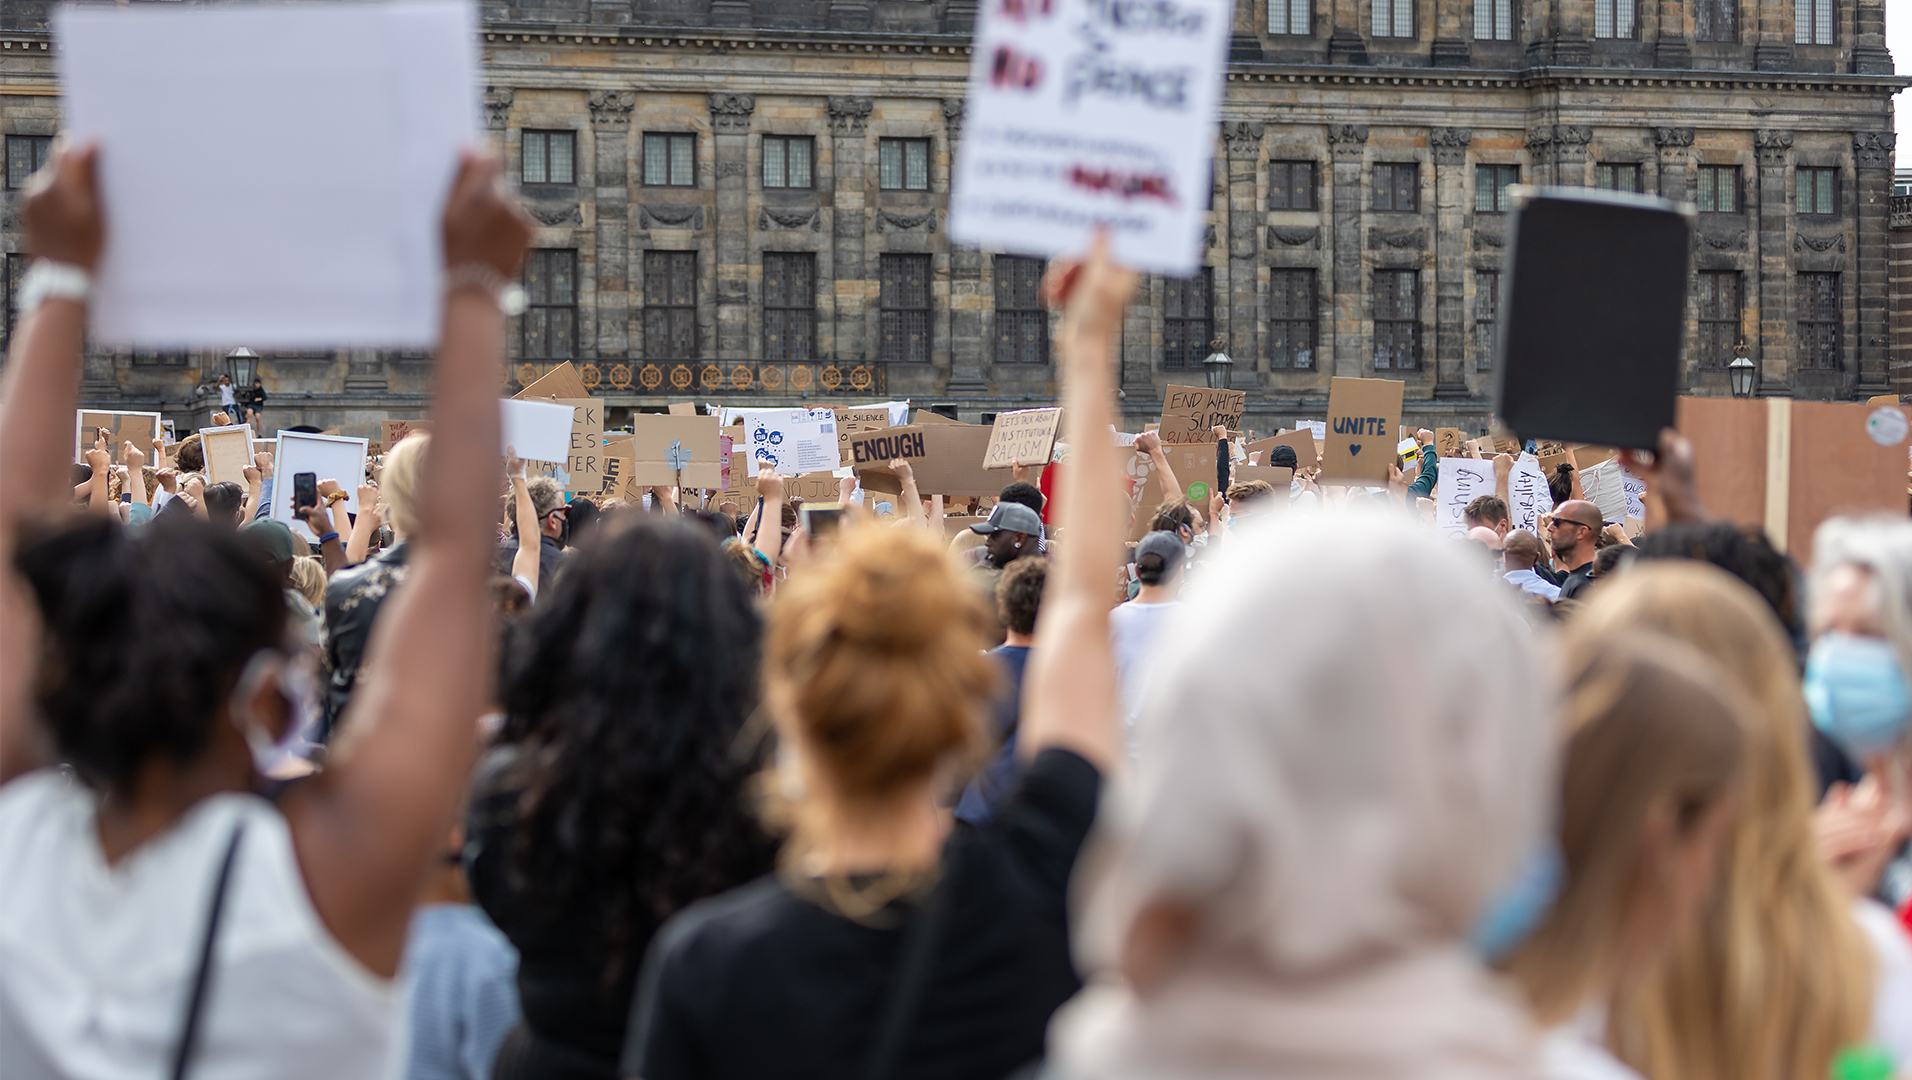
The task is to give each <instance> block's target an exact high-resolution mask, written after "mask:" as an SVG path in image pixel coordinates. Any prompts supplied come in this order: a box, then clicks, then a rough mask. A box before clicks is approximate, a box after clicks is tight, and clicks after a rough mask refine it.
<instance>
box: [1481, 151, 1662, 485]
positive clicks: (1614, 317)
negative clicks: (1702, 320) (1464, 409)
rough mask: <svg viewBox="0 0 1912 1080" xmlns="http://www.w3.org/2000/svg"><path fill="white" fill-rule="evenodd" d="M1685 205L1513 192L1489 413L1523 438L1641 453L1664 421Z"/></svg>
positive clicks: (1561, 191) (1566, 192)
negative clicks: (1495, 389)
mask: <svg viewBox="0 0 1912 1080" xmlns="http://www.w3.org/2000/svg"><path fill="white" fill-rule="evenodd" d="M1693 213H1694V211H1693V208H1692V207H1690V206H1686V207H1683V206H1682V204H1679V203H1674V202H1669V201H1668V200H1665V199H1660V198H1654V197H1650V196H1646V195H1630V194H1623V193H1619V192H1612V191H1593V190H1588V189H1583V188H1571V189H1569V188H1543V189H1540V190H1539V191H1537V192H1536V191H1534V190H1532V189H1525V188H1517V189H1516V191H1515V212H1514V215H1513V223H1512V234H1513V235H1512V238H1511V242H1510V243H1509V244H1508V248H1509V255H1508V259H1507V265H1508V273H1507V279H1506V293H1505V294H1504V298H1503V302H1502V304H1501V308H1500V311H1501V329H1500V334H1499V338H1498V340H1499V342H1500V354H1501V355H1500V356H1499V357H1498V358H1497V359H1496V361H1495V366H1496V368H1497V370H1498V371H1499V372H1500V385H1499V394H1498V396H1497V401H1496V404H1495V408H1494V411H1495V412H1496V414H1498V415H1499V417H1500V419H1501V420H1502V421H1503V422H1505V423H1506V425H1507V427H1508V428H1509V429H1510V430H1512V431H1515V432H1518V433H1519V434H1520V436H1521V438H1523V439H1531V438H1549V439H1562V440H1572V441H1577V442H1590V443H1598V444H1601V445H1604V446H1622V447H1640V448H1643V449H1651V448H1652V447H1653V446H1654V445H1655V444H1656V443H1657V442H1658V441H1659V436H1660V430H1661V429H1662V428H1666V427H1670V426H1672V424H1673V421H1674V397H1675V396H1676V395H1677V393H1678V386H1679V362H1680V342H1681V338H1682V335H1683V333H1684V329H1685V313H1686V279H1687V264H1688V262H1689V260H1690V253H1691V249H1692V236H1693V217H1692V215H1693Z"/></svg>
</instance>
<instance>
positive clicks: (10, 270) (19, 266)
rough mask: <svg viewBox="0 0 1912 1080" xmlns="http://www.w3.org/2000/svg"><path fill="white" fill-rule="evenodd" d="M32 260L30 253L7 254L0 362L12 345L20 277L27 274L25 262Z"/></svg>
mask: <svg viewBox="0 0 1912 1080" xmlns="http://www.w3.org/2000/svg"><path fill="white" fill-rule="evenodd" d="M32 261H33V256H31V255H16V254H13V253H8V255H7V295H6V296H4V297H0V301H4V302H5V303H6V305H7V312H6V329H7V336H6V340H4V341H0V362H4V361H5V359H6V350H7V349H10V348H12V347H13V317H14V315H13V309H14V308H15V307H17V306H19V303H20V279H21V278H23V277H25V276H26V274H27V264H28V263H30V262H32Z"/></svg>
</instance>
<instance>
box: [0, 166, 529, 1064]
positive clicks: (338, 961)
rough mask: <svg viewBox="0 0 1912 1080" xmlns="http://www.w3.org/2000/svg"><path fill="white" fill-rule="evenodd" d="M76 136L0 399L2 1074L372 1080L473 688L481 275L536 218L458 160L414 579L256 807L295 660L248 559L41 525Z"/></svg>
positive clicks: (481, 169)
mask: <svg viewBox="0 0 1912 1080" xmlns="http://www.w3.org/2000/svg"><path fill="white" fill-rule="evenodd" d="M96 151H97V147H96V146H88V147H79V148H74V149H69V150H67V151H65V152H63V153H62V154H61V156H60V159H59V161H58V163H57V165H56V167H55V168H54V169H53V170H49V172H47V173H42V174H41V177H40V178H38V179H37V181H36V185H35V189H34V190H33V191H32V192H31V193H29V194H28V196H27V198H26V201H25V206H24V212H23V218H24V221H25V227H26V240H27V246H28V248H29V249H30V250H32V251H33V252H34V253H35V254H36V255H38V256H39V257H40V258H41V260H42V261H43V263H45V264H53V265H56V266H58V265H59V264H64V266H65V267H66V269H65V270H56V271H55V274H54V275H49V276H48V277H47V279H46V280H45V282H44V291H42V292H41V293H40V295H41V296H42V297H43V301H42V302H41V303H38V304H37V305H34V304H28V305H27V310H25V311H23V312H22V317H21V322H20V324H19V328H18V331H17V333H16V334H15V336H14V342H13V353H12V356H11V358H10V361H9V363H8V365H7V370H6V376H5V378H6V383H5V388H4V390H3V391H0V399H4V402H5V404H4V406H0V461H5V462H6V463H7V468H8V482H7V484H6V486H5V487H3V488H0V567H4V568H5V569H4V571H3V572H4V575H5V581H6V588H5V591H4V593H3V594H0V595H3V596H4V600H5V603H4V605H0V639H3V640H5V641H6V642H8V643H9V647H8V648H6V649H4V650H0V1076H5V1077H7V1078H8V1080H42V1078H54V1077H61V1078H64V1077H79V1076H85V1077H89V1078H118V1077H127V1078H131V1077H141V1078H146V1077H153V1076H165V1075H174V1076H178V1075H181V1074H182V1073H185V1072H188V1071H189V1072H190V1074H191V1075H192V1076H194V1077H195V1078H197V1080H207V1078H234V1080H237V1078H241V1077H247V1078H250V1077H265V1076H271V1077H279V1078H285V1077H293V1078H302V1077H315V1078H316V1077H322V1076H323V1077H331V1076H353V1077H376V1076H379V1075H381V1074H382V1073H383V1072H384V1071H385V1070H386V1068H387V1063H388V1058H389V1054H390V1048H391V1045H392V1041H393V1040H392V1031H391V1026H392V1023H393V1018H394V1015H395V1012H396V1009H395V1008H394V1005H395V1001H394V993H393V986H392V981H391V980H392V976H393V975H394V973H395V971H396V970H397V966H398V962H399V955H400V951H401V949H402V947H403V944H404V940H405V931H406V927H407V924H408V922H409V920H410V918H411V914H412V909H413V907H414V905H415V903H416V899H417V896H418V892H419V886H420V885H421V883H422V882H423V880H424V877H425V874H426V872H427V871H428V869H429V868H430V867H431V866H432V865H433V864H434V863H435V861H436V860H437V858H438V852H439V849H440V848H441V846H442V842H443V838H444V836H445V835H446V832H447V830H448V829H449V828H450V826H451V824H452V821H453V819H454V817H455V815H456V812H457V808H458V806H459V804H460V802H461V800H462V794H463V791H464V787H465V784H466V781H467V777H468V775H469V772H470V768H471V764H472V759H473V755H474V751H475V749H476V741H477V740H476V723H477V719H478V717H479V715H480V714H481V713H483V712H484V711H485V710H486V709H487V708H488V707H489V702H490V700H491V693H490V685H489V683H490V680H489V677H488V676H489V675H490V672H491V670H492V663H491V659H490V654H491V652H492V649H493V648H494V640H493V639H494V632H493V630H492V627H491V619H490V613H489V603H490V602H489V598H488V595H487V590H486V583H487V580H488V577H489V571H490V562H491V544H490V535H491V533H490V521H491V517H492V512H493V511H492V508H493V505H494V504H493V502H492V498H493V490H494V489H493V484H494V483H495V481H496V474H497V469H498V460H497V449H498V439H499V435H498V406H497V401H496V387H497V385H498V375H499V364H500V362H501V359H502V356H503V331H504V317H503V315H502V314H500V312H499V309H498V304H497V300H496V297H495V295H494V294H493V293H492V292H491V291H490V290H489V288H488V287H487V283H489V282H495V281H497V280H499V279H501V278H503V279H507V280H508V279H509V278H510V276H511V275H513V274H515V272H516V270H517V266H518V263H519V261H520V260H521V259H522V256H523V252H524V249H525V245H526V243H527V242H528V240H529V237H530V231H529V228H528V227H527V225H526V223H525V222H524V219H523V217H522V215H521V214H520V213H519V212H518V211H517V210H516V209H515V208H513V207H512V206H511V205H510V204H509V203H508V202H506V201H505V197H504V196H503V194H502V187H501V186H500V181H499V169H498V164H497V161H496V159H495V158H488V157H477V156H473V157H469V158H468V159H467V160H466V161H465V162H464V163H463V165H462V167H461V169H460V172H459V174H458V177H457V179H456V181H455V183H454V185H453V188H452V191H451V194H450V197H449V199H448V202H447V206H446V210H445V218H444V232H443V236H444V242H445V249H446V250H445V256H446V263H447V266H448V268H449V273H448V278H449V280H450V281H451V282H452V285H451V286H450V288H449V289H448V291H447V293H446V296H445V302H444V303H445V311H444V333H443V338H442V343H441V348H440V351H439V359H438V372H437V385H436V395H435V403H434V416H435V418H436V419H437V420H438V421H439V423H440V425H442V426H441V428H440V430H439V434H438V435H437V436H436V438H437V440H438V443H437V445H436V447H435V451H436V452H434V453H433V454H432V455H431V457H430V459H429V461H428V462H427V463H426V465H425V470H424V471H425V486H426V489H427V492H428V497H427V498H426V499H424V500H423V505H422V507H421V509H420V518H421V521H420V528H419V530H418V534H417V535H416V536H414V537H413V539H412V543H413V553H412V557H411V561H410V577H409V580H408V583H407V588H406V590H405V592H404V594H403V595H401V596H399V597H397V598H396V599H395V600H394V601H393V605H392V607H391V608H390V609H389V610H388V611H386V612H385V613H384V619H383V621H384V623H385V624H386V625H385V626H384V628H383V630H382V632H381V634H380V635H379V637H378V640H377V641H376V643H375V644H374V647H373V653H374V659H373V662H372V663H371V665H370V666H371V674H370V676H369V677H368V678H367V680H366V682H365V683H363V684H362V685H361V687H360V691H359V693H358V694H357V695H356V696H355V698H354V709H355V712H354V716H353V727H354V738H353V740H352V744H351V745H350V746H349V747H341V748H340V751H339V753H338V754H336V755H335V756H334V758H333V760H332V763H331V765H330V766H329V767H328V768H327V769H326V770H325V772H323V773H322V774H320V775H318V776H316V777H314V778H312V779H310V780H307V781H304V782H301V783H299V784H297V785H295V786H293V787H291V788H290V789H289V790H287V791H286V792H285V793H284V794H283V796H282V797H281V798H280V799H279V800H278V801H277V803H276V804H275V803H270V802H267V801H265V800H264V799H261V798H259V797H258V796H256V795H254V794H253V793H252V792H253V791H254V789H255V787H256V786H257V785H258V782H259V781H258V778H259V776H260V775H262V774H264V773H265V772H266V771H268V770H269V769H270V768H271V767H272V766H273V765H275V764H277V763H278V761H279V760H280V758H282V757H283V756H284V752H285V748H286V747H287V746H289V745H290V744H291V743H292V742H293V741H294V740H296V739H297V738H298V737H299V736H300V735H301V734H302V733H303V729H304V720H305V718H306V717H307V716H308V715H309V714H310V711H311V710H310V705H311V703H312V694H311V690H312V687H311V673H309V672H301V671H298V670H296V668H295V665H294V663H293V661H292V660H291V659H290V658H291V657H292V656H294V655H296V654H297V650H296V649H294V648H292V647H290V646H289V645H288V644H287V643H286V641H285V607H284V603H283V600H282V599H281V596H280V589H279V585H278V583H277V582H275V581H273V580H272V578H271V576H270V575H269V574H267V573H266V571H265V570H264V568H263V567H262V565H261V563H260V560H259V559H258V557H257V555H256V554H254V553H252V552H250V551H248V550H247V549H246V548H245V547H244V546H243V545H242V543H241V541H240V540H239V539H238V538H237V537H236V536H235V535H233V534H232V533H231V532H230V530H228V531H226V532H224V533H220V532H218V531H217V530H214V529H213V528H211V527H210V526H204V525H199V524H197V523H193V522H187V523H184V524H179V523H173V524H168V525H165V526H155V527H151V528H148V529H146V530H144V531H143V532H141V533H139V534H136V535H131V536H129V535H127V534H125V533H124V532H122V531H121V530H120V528H119V527H118V526H117V524H115V523H112V522H110V521H107V520H102V519H90V520H87V521H84V522H81V523H79V524H65V525H63V527H59V528H56V529H53V530H51V531H49V530H48V528H47V524H48V522H49V521H52V520H54V519H57V518H58V517H59V515H60V514H62V512H63V504H64V503H65V502H66V501H67V495H66V494H65V493H63V492H62V491H61V488H62V487H63V486H64V485H65V484H66V476H67V468H68V466H67V461H68V459H69V455H70V453H71V451H70V442H71V439H72V432H71V428H70V426H69V427H66V428H62V426H61V418H63V417H67V416H70V415H71V414H72V411H73V407H74V402H73V395H74V387H75V385H76V384H77V382H78V368H79V364H80V349H81V341H82V333H83V329H84V326H85V320H86V310H85V304H84V299H85V290H84V289H78V288H72V287H71V285H72V282H73V281H74V280H76V279H77V280H80V281H84V280H85V279H84V277H82V276H81V275H85V274H88V273H90V272H91V271H92V269H93V267H94V266H95V264H96V263H97V261H98V257H99V253H100V250H101V247H102V245H103V242H104V228H103V225H102V222H101V216H100V211H99V204H98V199H97V195H96V192H97V188H96V181H95V171H94V162H95V159H96ZM29 274H31V271H29ZM28 530H32V531H31V532H28ZM23 532H27V533H28V534H27V535H23ZM29 604H37V607H38V609H39V610H38V615H37V618H36V616H35V614H34V613H32V612H30V611H29V610H28V605H29ZM34 641H38V642H40V646H41V647H40V649H38V650H35V649H32V648H28V647H26V646H25V643H28V642H34ZM29 694H31V697H32V700H31V702H29ZM57 766H65V767H66V768H64V769H62V768H57Z"/></svg>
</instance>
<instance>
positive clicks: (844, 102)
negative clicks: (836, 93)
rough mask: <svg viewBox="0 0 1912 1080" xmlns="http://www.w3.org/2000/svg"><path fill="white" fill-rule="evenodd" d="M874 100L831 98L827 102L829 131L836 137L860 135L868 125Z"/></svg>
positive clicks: (874, 103) (874, 105)
mask: <svg viewBox="0 0 1912 1080" xmlns="http://www.w3.org/2000/svg"><path fill="white" fill-rule="evenodd" d="M875 107H876V101H875V99H874V98H866V97H833V98H831V99H830V100H829V111H830V130H831V131H833V132H835V133H836V134H838V135H861V134H863V132H864V130H865V129H867V128H868V127H869V125H870V110H871V109H873V108H875Z"/></svg>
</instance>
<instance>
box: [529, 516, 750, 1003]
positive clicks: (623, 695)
mask: <svg viewBox="0 0 1912 1080" xmlns="http://www.w3.org/2000/svg"><path fill="white" fill-rule="evenodd" d="M632 517H633V520H631V521H629V522H627V523H615V522H614V523H612V524H610V525H608V526H605V527H603V528H600V529H599V531H598V534H597V535H596V536H595V537H593V538H592V542H591V543H589V544H586V545H584V546H582V547H580V548H578V549H577V550H576V551H575V553H574V554H573V555H572V556H571V558H570V559H569V560H567V561H566V563H565V568H564V573H563V574H561V575H559V576H558V579H557V581H556V583H554V584H553V585H552V587H551V591H550V593H549V594H548V595H545V596H541V597H540V598H539V601H540V602H539V604H538V606H537V607H536V608H535V609H534V610H533V612H532V615H531V617H530V619H528V620H527V621H525V622H524V623H523V624H522V625H521V626H520V628H519V631H518V634H517V639H516V641H515V643H514V645H513V647H512V648H511V649H510V650H509V652H508V653H507V661H506V665H505V671H504V681H503V701H504V708H505V723H504V726H503V728H502V729H501V731H500V735H499V737H500V740H501V741H503V742H507V743H514V744H517V749H518V753H517V754H516V760H517V762H518V765H517V766H515V769H514V772H515V775H512V776H510V777H508V782H509V783H510V784H511V785H512V786H513V787H516V788H517V789H518V790H520V791H521V792H522V795H521V797H520V799H519V803H518V822H519V824H518V828H517V836H516V840H515V842H514V843H513V844H512V847H511V850H510V852H509V853H508V854H507V856H506V866H507V870H508V872H509V873H510V874H511V875H512V877H513V880H514V885H515V886H516V887H518V888H521V889H522V890H523V893H524V895H525V898H526V899H527V900H528V901H529V902H530V903H531V904H532V905H534V906H537V907H540V908H542V909H544V910H547V911H550V912H552V913H554V914H555V913H558V912H577V911H584V912H588V917H589V921H590V922H591V923H592V924H593V925H589V926H585V927H580V928H579V929H580V930H581V931H582V932H585V933H589V934H595V935H597V939H598V940H600V941H602V942H604V943H605V944H606V945H607V946H608V948H607V953H606V957H607V958H606V976H607V978H611V977H616V976H617V975H619V974H621V973H622V972H621V971H620V969H621V968H622V967H623V965H624V964H626V963H627V962H634V961H635V960H636V957H635V956H629V955H627V953H635V952H638V951H641V949H642V947H643V944H644V943H643V942H642V941H633V940H632V936H633V935H632V932H633V930H634V929H636V928H638V927H641V926H644V925H647V924H648V925H655V923H658V922H662V921H663V920H664V919H666V918H668V917H669V916H670V915H672V914H673V913H675V912H676V911H678V910H679V909H681V908H683V907H684V906H685V905H687V904H689V903H690V902H691V901H693V900H697V899H700V898H702V897H705V896H710V895H712V894H714V893H718V892H722V891H723V890H725V889H729V888H732V887H734V886H737V885H741V884H743V883H744V882H746V881H749V880H751V879H752V878H755V877H757V876H760V875H761V874H763V873H765V872H767V871H769V870H770V869H771V867H772V866H773V865H774V860H775V853H776V848H775V845H774V843H773V842H772V841H771V840H770V839H769V838H768V837H767V835H766V834H765V833H764V832H763V830H762V828H761V826H760V825H759V824H758V821H757V816H756V814H755V813H754V812H753V807H752V806H751V805H750V802H749V799H748V797H747V788H748V786H749V784H750V782H751V779H752V778H753V777H754V776H755V775H756V774H757V773H758V772H759V771H761V768H762V764H763V758H762V754H761V753H760V752H757V751H746V750H745V749H744V746H743V744H742V741H741V740H740V738H739V736H740V734H741V733H742V731H743V728H744V724H745V721H746V720H747V719H748V718H749V717H750V715H751V713H752V712H753V711H754V710H755V708H756V705H757V678H758V663H759V655H760V652H761V638H762V624H761V621H760V619H759V617H758V615H757V609H756V606H755V605H754V604H753V603H752V602H751V599H750V596H749V594H748V593H747V591H746V590H745V588H744V584H743V582H742V580H741V579H740V578H739V577H738V574H737V571H736V569H735V567H734V566H733V565H732V564H731V562H730V560H729V559H727V558H725V557H724V556H723V555H722V554H721V553H720V552H719V550H718V547H717V542H716V540H715V539H714V538H713V537H712V536H711V534H710V530H709V529H707V528H703V527H700V526H698V525H696V524H694V523H686V522H683V521H681V520H678V519H675V518H669V517H663V516H659V515H633V516H632Z"/></svg>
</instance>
